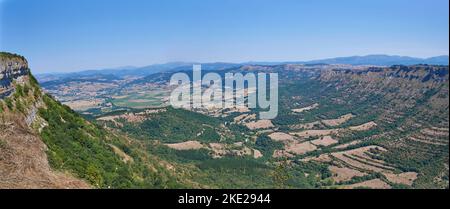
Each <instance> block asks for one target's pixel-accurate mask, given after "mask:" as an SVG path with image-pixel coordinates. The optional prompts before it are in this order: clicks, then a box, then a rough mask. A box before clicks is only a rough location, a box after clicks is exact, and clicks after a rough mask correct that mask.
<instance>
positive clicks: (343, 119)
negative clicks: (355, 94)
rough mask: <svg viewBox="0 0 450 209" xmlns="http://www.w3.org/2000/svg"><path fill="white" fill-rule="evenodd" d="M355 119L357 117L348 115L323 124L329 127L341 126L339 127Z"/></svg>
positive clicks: (325, 121)
mask: <svg viewBox="0 0 450 209" xmlns="http://www.w3.org/2000/svg"><path fill="white" fill-rule="evenodd" d="M353 117H355V116H354V115H352V114H347V115H343V116H341V117H339V118H337V119H329V120H322V123H323V124H325V125H327V126H339V125H341V124H343V123H345V122H347V121H348V120H350V119H351V118H353Z"/></svg>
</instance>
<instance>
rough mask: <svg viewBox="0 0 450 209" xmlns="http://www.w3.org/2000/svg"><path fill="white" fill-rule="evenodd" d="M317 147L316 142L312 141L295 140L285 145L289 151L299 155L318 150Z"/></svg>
mask: <svg viewBox="0 0 450 209" xmlns="http://www.w3.org/2000/svg"><path fill="white" fill-rule="evenodd" d="M316 149H317V147H316V146H315V145H314V144H311V142H302V143H299V142H295V143H290V144H287V145H286V146H285V150H286V151H287V152H289V153H293V154H297V155H303V154H306V153H308V152H312V151H314V150H316Z"/></svg>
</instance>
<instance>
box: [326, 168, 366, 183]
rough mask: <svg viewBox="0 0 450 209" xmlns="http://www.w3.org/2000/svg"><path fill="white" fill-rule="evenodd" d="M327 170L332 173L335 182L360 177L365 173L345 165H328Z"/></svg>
mask: <svg viewBox="0 0 450 209" xmlns="http://www.w3.org/2000/svg"><path fill="white" fill-rule="evenodd" d="M328 170H330V171H331V173H333V177H332V178H333V180H334V181H335V182H343V181H349V180H351V179H352V178H353V177H361V176H365V175H367V174H366V173H363V172H360V171H358V170H355V169H351V168H347V167H337V166H330V167H328Z"/></svg>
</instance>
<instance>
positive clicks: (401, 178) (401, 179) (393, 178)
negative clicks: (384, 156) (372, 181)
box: [383, 172, 417, 186]
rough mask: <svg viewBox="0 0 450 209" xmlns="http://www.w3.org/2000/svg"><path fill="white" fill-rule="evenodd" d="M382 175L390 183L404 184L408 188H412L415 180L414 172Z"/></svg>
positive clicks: (415, 174)
mask: <svg viewBox="0 0 450 209" xmlns="http://www.w3.org/2000/svg"><path fill="white" fill-rule="evenodd" d="M383 175H384V176H385V177H386V178H387V180H389V181H390V182H392V183H396V184H405V185H408V186H412V185H413V183H414V181H415V180H416V179H417V173H415V172H406V173H400V174H392V173H383Z"/></svg>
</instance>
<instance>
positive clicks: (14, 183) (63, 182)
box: [0, 52, 90, 189]
mask: <svg viewBox="0 0 450 209" xmlns="http://www.w3.org/2000/svg"><path fill="white" fill-rule="evenodd" d="M40 92H41V89H40V87H39V85H38V84H37V82H36V81H35V80H34V78H32V75H31V74H30V71H29V69H28V63H27V61H26V59H25V58H23V57H21V56H19V55H14V54H10V53H4V52H0V130H1V131H0V189H4V188H89V187H90V186H89V185H88V184H87V183H85V182H84V181H81V180H79V179H77V178H74V177H73V176H72V175H71V174H66V173H62V172H58V171H54V170H53V169H52V168H51V166H50V165H49V162H48V160H47V154H46V151H47V150H48V147H47V146H46V144H45V143H44V142H43V141H42V139H41V137H40V136H39V130H40V129H42V127H44V126H45V125H46V121H44V120H43V119H42V118H40V117H39V116H38V115H37V111H38V108H40V107H43V102H42V94H41V93H40Z"/></svg>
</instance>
